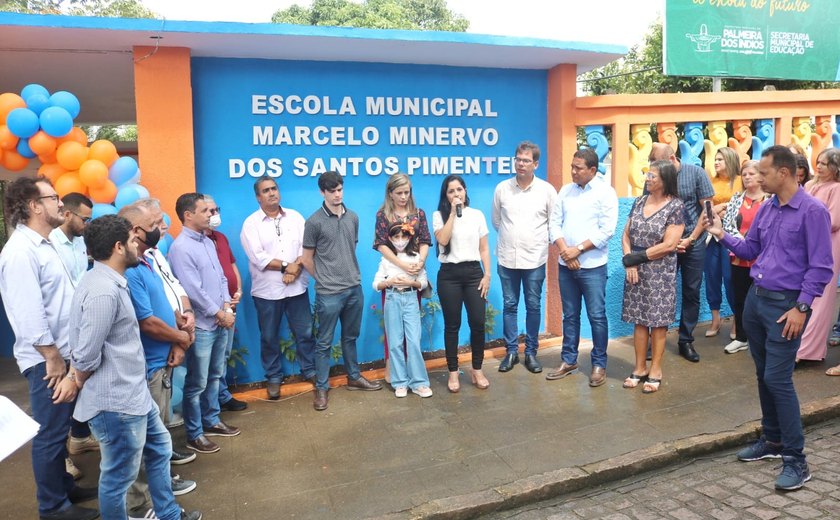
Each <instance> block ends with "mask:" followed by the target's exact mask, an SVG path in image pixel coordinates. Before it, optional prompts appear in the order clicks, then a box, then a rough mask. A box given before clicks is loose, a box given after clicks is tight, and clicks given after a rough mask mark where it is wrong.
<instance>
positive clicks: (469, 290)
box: [437, 262, 484, 372]
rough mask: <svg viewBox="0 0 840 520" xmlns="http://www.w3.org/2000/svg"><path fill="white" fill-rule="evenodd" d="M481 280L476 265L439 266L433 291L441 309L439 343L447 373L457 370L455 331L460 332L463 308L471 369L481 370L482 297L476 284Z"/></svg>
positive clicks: (456, 335)
mask: <svg viewBox="0 0 840 520" xmlns="http://www.w3.org/2000/svg"><path fill="white" fill-rule="evenodd" d="M482 277H484V273H483V272H482V271H481V264H480V263H479V262H461V263H458V264H448V263H443V264H440V271H438V276H437V291H438V296H439V297H440V306H441V309H442V310H443V342H444V346H445V347H446V366H447V367H448V368H449V371H450V372H455V371H457V370H458V332H459V331H460V330H461V309H462V307H463V306H466V308H467V320H468V323H469V326H470V349H471V350H472V367H473V369H475V370H480V369H481V363H482V362H483V361H484V298H482V297H481V293H480V292H479V291H478V283H479V282H480V281H481V279H482Z"/></svg>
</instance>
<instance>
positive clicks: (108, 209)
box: [90, 203, 117, 218]
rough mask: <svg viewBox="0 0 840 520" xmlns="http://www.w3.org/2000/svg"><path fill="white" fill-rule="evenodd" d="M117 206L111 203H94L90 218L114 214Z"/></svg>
mask: <svg viewBox="0 0 840 520" xmlns="http://www.w3.org/2000/svg"><path fill="white" fill-rule="evenodd" d="M116 214H117V208H115V207H114V206H113V205H111V204H101V203H100V204H94V205H93V209H91V212H90V218H99V217H102V216H104V215H116Z"/></svg>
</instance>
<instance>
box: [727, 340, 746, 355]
mask: <svg viewBox="0 0 840 520" xmlns="http://www.w3.org/2000/svg"><path fill="white" fill-rule="evenodd" d="M748 348H750V344H749V343H747V342H746V341H738V340H737V339H736V340H733V341H732V342H730V343H729V344H728V345H726V346H725V347H723V350H724V352H726V353H727V354H734V353H736V352H741V351H742V350H747V349H748Z"/></svg>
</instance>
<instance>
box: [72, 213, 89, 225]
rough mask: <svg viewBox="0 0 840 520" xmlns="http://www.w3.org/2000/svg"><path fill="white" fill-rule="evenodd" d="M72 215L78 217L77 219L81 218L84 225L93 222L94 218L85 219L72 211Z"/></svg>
mask: <svg viewBox="0 0 840 520" xmlns="http://www.w3.org/2000/svg"><path fill="white" fill-rule="evenodd" d="M70 213H72V214H74V215H76V216H77V217H79V218H80V219H81V220H82V223H83V224H87V223H88V222H90V221H91V220H93V218H92V217H83V216H81V215H79V214H78V213H76V212H75V211H71V212H70Z"/></svg>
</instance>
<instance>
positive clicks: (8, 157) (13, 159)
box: [3, 150, 29, 172]
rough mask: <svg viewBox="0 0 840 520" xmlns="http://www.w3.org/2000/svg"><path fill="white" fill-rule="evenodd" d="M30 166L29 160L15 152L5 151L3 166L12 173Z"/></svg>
mask: <svg viewBox="0 0 840 520" xmlns="http://www.w3.org/2000/svg"><path fill="white" fill-rule="evenodd" d="M27 164H29V159H27V158H26V157H24V156H22V155H21V154H19V153H17V152H16V151H14V150H5V151H3V166H4V167H5V168H6V169H7V170H9V171H12V172H19V171H21V170H22V169H24V168H26V165H27Z"/></svg>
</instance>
